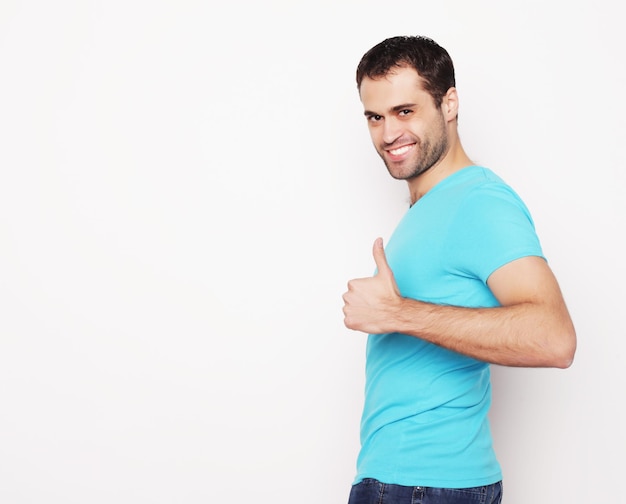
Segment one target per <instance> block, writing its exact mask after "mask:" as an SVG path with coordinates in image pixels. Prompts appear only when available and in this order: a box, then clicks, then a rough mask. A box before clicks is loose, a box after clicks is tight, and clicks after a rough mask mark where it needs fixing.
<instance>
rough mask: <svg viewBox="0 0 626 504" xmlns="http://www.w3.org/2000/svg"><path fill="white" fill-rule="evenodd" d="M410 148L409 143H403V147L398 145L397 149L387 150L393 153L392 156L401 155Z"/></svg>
mask: <svg viewBox="0 0 626 504" xmlns="http://www.w3.org/2000/svg"><path fill="white" fill-rule="evenodd" d="M410 148H411V146H410V145H405V146H404V147H400V148H399V149H393V150H390V151H389V152H390V153H391V154H393V155H394V156H401V155H402V154H404V153H405V152H408V151H409V149H410Z"/></svg>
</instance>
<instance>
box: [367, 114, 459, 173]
mask: <svg viewBox="0 0 626 504" xmlns="http://www.w3.org/2000/svg"><path fill="white" fill-rule="evenodd" d="M433 139H434V140H433ZM414 140H415V147H414V149H417V150H418V157H417V159H415V160H414V162H413V165H412V166H410V168H409V169H408V170H405V169H403V170H402V171H401V172H399V171H398V170H397V168H396V166H397V165H396V164H395V163H393V162H390V161H388V160H387V159H385V156H384V154H383V151H382V150H381V151H379V155H380V157H381V158H382V160H383V161H384V163H385V166H386V167H387V171H388V172H389V175H391V176H392V177H393V178H395V179H396V180H411V179H414V178H416V177H419V176H420V175H421V174H422V173H425V172H427V171H428V170H430V169H431V168H432V167H433V166H435V165H436V164H437V163H438V162H439V161H440V160H441V159H442V158H443V156H444V155H445V154H446V152H447V151H448V135H447V132H446V129H445V123H444V121H443V117H442V118H441V123H440V124H439V128H438V131H437V135H435V136H434V137H433V136H431V137H430V138H426V139H425V140H423V141H422V140H421V139H420V138H415V139H414ZM410 162H411V160H407V163H410Z"/></svg>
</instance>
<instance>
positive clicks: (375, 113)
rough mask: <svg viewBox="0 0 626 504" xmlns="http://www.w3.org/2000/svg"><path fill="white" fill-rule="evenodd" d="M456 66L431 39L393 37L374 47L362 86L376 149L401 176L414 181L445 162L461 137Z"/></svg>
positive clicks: (363, 67)
mask: <svg viewBox="0 0 626 504" xmlns="http://www.w3.org/2000/svg"><path fill="white" fill-rule="evenodd" d="M454 85H455V80H454V67H453V65H452V60H451V58H450V56H449V55H448V53H447V52H446V50H445V49H443V48H442V47H440V46H439V45H438V44H436V43H435V42H434V41H432V40H431V39H429V38H426V37H394V38H390V39H387V40H384V41H383V42H381V43H380V44H378V45H376V46H374V47H373V48H372V49H370V50H369V51H368V52H367V53H365V55H364V56H363V58H362V59H361V62H360V63H359V65H358V68H357V86H358V89H359V94H360V97H361V101H362V102H363V105H364V108H365V116H366V118H367V120H368V127H369V130H370V135H371V137H372V141H373V142H374V146H375V147H376V150H377V151H378V153H379V154H380V156H381V158H382V159H383V161H384V162H385V164H386V165H387V169H388V170H389V173H390V174H391V175H392V176H393V177H394V178H397V179H403V180H410V179H414V178H416V177H418V176H419V175H421V174H422V173H424V172H426V171H427V170H429V169H430V168H432V167H433V166H435V165H437V164H438V163H440V161H441V160H442V159H444V157H445V156H446V155H447V153H448V150H449V147H450V139H451V138H452V135H456V117H457V110H458V109H457V105H458V101H457V96H456V89H455V87H454Z"/></svg>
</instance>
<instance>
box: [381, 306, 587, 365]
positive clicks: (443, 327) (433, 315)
mask: <svg viewBox="0 0 626 504" xmlns="http://www.w3.org/2000/svg"><path fill="white" fill-rule="evenodd" d="M389 322H390V328H393V331H394V332H400V333H403V334H408V335H410V336H415V337H418V338H421V339H423V340H426V341H429V342H431V343H434V344H436V345H439V346H442V347H445V348H448V349H450V350H454V351H456V352H459V353H462V354H464V355H468V356H471V357H474V358H476V359H478V360H481V361H485V362H491V363H494V364H501V365H506V366H525V367H558V368H566V367H568V366H569V365H570V364H571V361H572V359H573V354H574V347H575V336H574V332H573V331H574V329H573V326H572V324H571V320H570V318H569V315H568V313H567V310H566V309H565V307H564V306H554V305H549V304H542V303H533V302H527V303H519V304H516V305H513V306H504V307H495V308H462V307H455V306H441V305H434V304H430V303H424V302H420V301H416V300H413V299H408V298H402V299H401V300H400V301H399V303H398V305H397V307H396V308H395V309H393V310H391V312H390V318H389Z"/></svg>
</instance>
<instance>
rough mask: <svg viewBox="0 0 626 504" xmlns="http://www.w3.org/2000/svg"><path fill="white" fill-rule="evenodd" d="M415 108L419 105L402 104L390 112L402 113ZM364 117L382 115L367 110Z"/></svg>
mask: <svg viewBox="0 0 626 504" xmlns="http://www.w3.org/2000/svg"><path fill="white" fill-rule="evenodd" d="M415 107H417V103H401V104H400V105H396V106H395V107H392V108H391V109H390V110H389V111H390V112H400V111H401V110H404V109H409V108H415ZM363 115H365V116H366V117H367V116H372V115H380V114H378V113H377V112H372V111H371V110H366V111H364V112H363Z"/></svg>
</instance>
